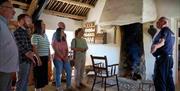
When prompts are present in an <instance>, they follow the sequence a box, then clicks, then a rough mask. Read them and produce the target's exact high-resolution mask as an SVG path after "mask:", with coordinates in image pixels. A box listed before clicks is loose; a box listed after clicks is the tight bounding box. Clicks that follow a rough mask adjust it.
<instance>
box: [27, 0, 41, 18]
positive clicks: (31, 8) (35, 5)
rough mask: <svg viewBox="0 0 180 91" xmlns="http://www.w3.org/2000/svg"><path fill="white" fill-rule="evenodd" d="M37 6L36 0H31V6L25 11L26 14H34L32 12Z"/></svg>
mask: <svg viewBox="0 0 180 91" xmlns="http://www.w3.org/2000/svg"><path fill="white" fill-rule="evenodd" d="M37 4H38V0H32V1H31V4H30V6H29V8H28V10H27V13H28V14H29V15H30V16H32V14H33V13H34V11H35V10H36V8H37Z"/></svg>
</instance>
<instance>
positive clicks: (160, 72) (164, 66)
mask: <svg viewBox="0 0 180 91" xmlns="http://www.w3.org/2000/svg"><path fill="white" fill-rule="evenodd" d="M172 68H173V58H172V56H170V55H166V56H158V57H156V63H155V68H154V85H155V89H156V91H175V86H174V81H173V77H172Z"/></svg>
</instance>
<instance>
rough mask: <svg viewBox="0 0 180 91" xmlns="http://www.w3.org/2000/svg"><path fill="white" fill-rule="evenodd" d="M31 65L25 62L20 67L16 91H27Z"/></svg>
mask: <svg viewBox="0 0 180 91" xmlns="http://www.w3.org/2000/svg"><path fill="white" fill-rule="evenodd" d="M30 66H31V64H30V63H27V62H24V63H21V64H20V65H19V72H18V75H17V76H18V78H17V79H18V80H17V84H16V87H17V89H16V91H27V86H28V77H29V71H30Z"/></svg>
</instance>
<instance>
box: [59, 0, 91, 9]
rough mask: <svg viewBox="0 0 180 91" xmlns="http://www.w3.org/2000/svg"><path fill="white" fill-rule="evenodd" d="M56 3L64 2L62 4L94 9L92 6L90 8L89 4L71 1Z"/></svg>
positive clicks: (64, 0)
mask: <svg viewBox="0 0 180 91" xmlns="http://www.w3.org/2000/svg"><path fill="white" fill-rule="evenodd" d="M56 1H60V2H64V3H68V4H72V5H77V6H81V7H87V8H94V6H92V5H90V4H86V3H81V2H77V1H72V0H56Z"/></svg>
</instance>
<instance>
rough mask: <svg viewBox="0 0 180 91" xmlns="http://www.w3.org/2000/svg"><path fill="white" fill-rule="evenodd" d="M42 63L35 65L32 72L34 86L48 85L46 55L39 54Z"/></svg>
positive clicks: (37, 87)
mask: <svg viewBox="0 0 180 91" xmlns="http://www.w3.org/2000/svg"><path fill="white" fill-rule="evenodd" d="M40 59H41V62H42V65H41V66H35V67H34V69H33V72H34V82H35V88H36V89H39V88H43V87H45V86H46V85H48V56H40Z"/></svg>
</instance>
